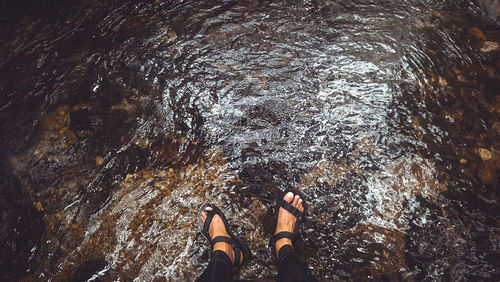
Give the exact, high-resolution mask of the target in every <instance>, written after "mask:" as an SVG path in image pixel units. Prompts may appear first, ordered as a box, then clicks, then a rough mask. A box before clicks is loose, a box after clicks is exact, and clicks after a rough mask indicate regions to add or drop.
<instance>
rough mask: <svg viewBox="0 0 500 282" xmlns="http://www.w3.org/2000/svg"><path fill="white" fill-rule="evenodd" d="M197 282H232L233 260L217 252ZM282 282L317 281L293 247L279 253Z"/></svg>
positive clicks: (284, 248) (279, 278) (285, 248)
mask: <svg viewBox="0 0 500 282" xmlns="http://www.w3.org/2000/svg"><path fill="white" fill-rule="evenodd" d="M196 281H197V282H231V281H233V269H232V264H231V259H230V258H229V256H228V255H226V253H224V252H223V251H219V250H217V251H215V252H213V253H212V256H211V257H210V262H209V263H208V266H207V269H205V271H203V273H202V274H201V276H200V277H198V279H196ZM277 281H282V282H299V281H300V282H305V281H308V282H309V281H316V279H315V278H314V277H313V276H312V275H311V274H309V273H308V271H307V268H306V267H305V266H304V264H303V263H302V261H301V260H300V259H299V256H298V255H297V253H296V252H295V250H294V249H293V247H292V246H290V245H285V246H283V247H281V249H280V251H279V253H278V278H277Z"/></svg>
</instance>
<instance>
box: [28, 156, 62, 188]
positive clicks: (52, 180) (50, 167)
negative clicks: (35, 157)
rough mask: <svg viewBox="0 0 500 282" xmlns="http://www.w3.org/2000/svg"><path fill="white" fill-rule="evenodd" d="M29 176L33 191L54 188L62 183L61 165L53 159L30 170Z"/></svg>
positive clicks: (42, 162) (39, 163)
mask: <svg viewBox="0 0 500 282" xmlns="http://www.w3.org/2000/svg"><path fill="white" fill-rule="evenodd" d="M29 175H30V180H31V189H32V190H33V191H35V192H40V191H44V190H47V189H50V188H54V187H55V186H57V184H59V182H60V181H61V165H60V164H59V163H58V162H57V161H56V160H52V159H50V160H45V161H41V162H38V163H37V164H36V165H35V166H34V167H32V168H31V169H30V171H29Z"/></svg>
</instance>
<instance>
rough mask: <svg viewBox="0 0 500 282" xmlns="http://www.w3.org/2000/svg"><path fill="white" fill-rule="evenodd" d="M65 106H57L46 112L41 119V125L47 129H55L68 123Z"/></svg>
mask: <svg viewBox="0 0 500 282" xmlns="http://www.w3.org/2000/svg"><path fill="white" fill-rule="evenodd" d="M69 121H70V120H69V115H68V112H67V107H59V108H57V109H55V110H54V111H52V112H49V113H47V114H46V115H45V116H44V117H43V119H42V126H43V128H44V129H45V130H48V131H57V130H60V129H61V128H63V127H67V126H68V125H69Z"/></svg>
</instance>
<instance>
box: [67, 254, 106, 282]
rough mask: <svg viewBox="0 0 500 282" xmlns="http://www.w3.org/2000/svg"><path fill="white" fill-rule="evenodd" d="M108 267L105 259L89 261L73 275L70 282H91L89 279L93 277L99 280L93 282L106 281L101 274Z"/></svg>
mask: <svg viewBox="0 0 500 282" xmlns="http://www.w3.org/2000/svg"><path fill="white" fill-rule="evenodd" d="M106 265H107V263H106V261H105V260H104V259H96V260H88V261H86V262H84V263H82V264H81V265H80V266H79V267H78V269H77V270H76V271H75V272H74V273H73V274H72V275H71V278H70V279H69V281H71V282H80V281H89V279H90V278H91V277H93V276H94V277H97V278H94V279H93V280H92V281H104V280H103V277H102V275H99V272H100V271H102V270H103V269H104V268H105V267H106ZM100 276H101V277H100Z"/></svg>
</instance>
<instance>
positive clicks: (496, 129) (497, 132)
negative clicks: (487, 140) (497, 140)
mask: <svg viewBox="0 0 500 282" xmlns="http://www.w3.org/2000/svg"><path fill="white" fill-rule="evenodd" d="M491 132H492V133H493V135H494V136H495V137H500V122H498V121H497V122H495V123H494V124H493V126H492V127H491Z"/></svg>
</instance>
